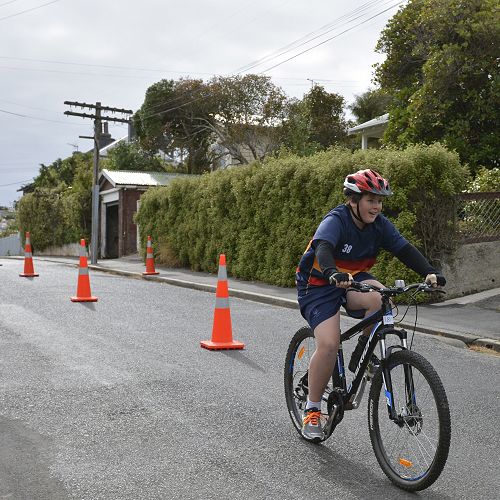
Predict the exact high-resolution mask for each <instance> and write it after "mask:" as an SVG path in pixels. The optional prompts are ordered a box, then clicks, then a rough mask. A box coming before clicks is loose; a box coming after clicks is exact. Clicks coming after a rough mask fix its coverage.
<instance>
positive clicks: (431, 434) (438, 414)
mask: <svg viewBox="0 0 500 500" xmlns="http://www.w3.org/2000/svg"><path fill="white" fill-rule="evenodd" d="M350 290H357V291H358V292H362V293H363V292H365V293H368V292H369V293H380V295H381V296H382V306H381V308H380V310H379V311H377V312H376V313H374V314H372V315H371V316H369V317H367V318H365V319H363V320H361V321H360V322H359V323H358V324H356V325H355V326H354V327H352V328H350V329H349V330H347V331H346V332H345V333H343V334H341V338H340V347H339V352H338V355H337V362H336V364H335V368H334V371H333V374H332V378H331V381H330V382H329V384H328V386H327V388H326V390H325V392H324V394H323V398H322V408H321V413H322V416H321V423H322V425H323V435H324V438H323V440H325V439H327V438H328V437H330V436H331V434H332V432H333V431H334V430H335V427H336V426H337V425H338V424H339V423H340V422H341V421H342V419H343V417H344V412H345V411H346V410H353V409H356V408H358V407H359V404H360V402H361V399H362V396H363V392H364V390H365V386H366V384H367V382H371V387H370V392H369V396H368V427H369V432H370V440H371V443H372V447H373V451H374V453H375V456H376V457H377V460H378V463H379V464H380V467H381V468H382V470H383V471H384V473H385V474H386V475H387V477H388V478H389V479H390V480H391V481H392V482H393V483H395V484H396V485H397V486H399V487H400V488H403V489H405V490H408V491H418V490H423V489H425V488H427V487H429V486H430V485H431V484H432V483H434V481H436V479H437V478H438V477H439V475H440V474H441V471H442V470H443V468H444V466H445V463H446V459H447V457H448V451H449V448H450V437H451V421H450V410H449V407H448V399H447V397H446V392H445V390H444V387H443V384H442V382H441V380H440V378H439V376H438V374H437V373H436V371H435V370H434V368H433V367H432V366H431V364H430V363H429V362H428V361H427V360H426V359H425V358H424V357H423V356H421V355H420V354H418V353H416V352H414V351H412V350H410V349H409V348H408V342H407V332H406V331H405V330H403V329H395V327H394V318H393V314H392V307H393V306H392V305H391V301H390V297H393V296H395V295H399V294H401V293H406V292H408V291H410V290H415V293H418V292H435V291H436V289H435V288H432V287H431V286H429V285H427V284H425V283H415V284H412V285H408V286H406V287H405V286H404V283H403V286H396V287H392V288H378V287H375V286H372V285H368V284H364V283H356V282H354V283H353V284H352V286H351V287H350ZM349 293H353V292H349ZM355 317H356V316H355ZM358 319H359V316H358ZM370 325H373V329H372V331H371V333H370V336H369V339H368V342H367V343H366V346H365V349H364V351H363V354H362V355H361V358H360V360H359V363H358V366H357V368H356V370H355V372H354V378H353V380H352V383H351V384H348V383H347V380H346V376H345V371H344V356H343V351H342V342H344V341H346V340H348V339H350V338H352V337H354V336H355V335H357V334H359V333H361V332H362V331H363V329H365V328H367V327H368V326H370ZM389 336H391V338H394V337H397V339H399V342H398V343H397V344H395V345H391V346H388V345H387V339H388V337H389ZM377 344H379V346H380V360H379V363H378V365H377V364H375V365H374V363H373V360H374V359H376V358H374V357H373V356H372V355H373V353H374V350H375V347H376V346H377ZM314 350H315V342H314V335H313V332H312V330H311V329H310V328H309V327H303V328H301V329H300V330H299V331H298V332H297V333H296V334H295V335H294V337H293V339H292V341H291V342H290V346H289V348H288V351H287V354H286V362H285V396H286V403H287V406H288V411H289V413H290V417H291V419H292V422H293V424H294V426H295V428H296V429H297V431H298V432H299V433H301V429H302V413H303V411H304V409H305V406H306V401H307V394H308V382H307V370H308V367H309V360H310V358H311V356H312V354H313V353H314Z"/></svg>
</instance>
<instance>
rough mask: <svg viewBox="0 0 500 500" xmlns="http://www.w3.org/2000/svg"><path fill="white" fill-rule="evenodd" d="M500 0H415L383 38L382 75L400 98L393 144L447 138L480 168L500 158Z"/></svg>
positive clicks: (390, 133)
mask: <svg viewBox="0 0 500 500" xmlns="http://www.w3.org/2000/svg"><path fill="white" fill-rule="evenodd" d="M499 46H500V10H499V9H498V0H469V1H468V2H464V1H462V0H410V2H409V3H408V4H407V5H406V6H405V7H403V8H401V9H400V10H399V11H398V13H397V14H396V15H395V16H394V17H393V18H392V19H391V20H390V21H389V23H388V25H387V27H386V28H385V30H384V31H383V32H382V35H381V38H380V40H379V41H378V44H377V47H376V48H377V50H378V51H379V52H382V53H385V54H386V55H387V58H386V60H385V61H384V62H383V63H381V64H379V65H378V66H377V67H376V71H375V81H376V82H377V83H379V84H380V87H381V89H382V90H384V91H386V92H388V93H389V94H391V95H392V96H393V97H394V101H393V104H392V105H391V108H390V120H389V125H388V128H387V131H386V134H385V140H386V141H387V142H391V143H395V144H397V145H407V144H410V143H416V142H425V143H432V142H434V141H442V142H444V143H446V144H447V145H448V147H450V148H452V149H455V150H456V151H457V152H458V153H459V155H460V157H461V159H462V161H465V162H467V163H469V164H470V165H471V166H472V169H473V170H476V169H477V168H478V166H479V165H484V166H487V167H489V168H491V167H493V166H495V165H496V164H497V162H498V159H497V158H498V150H499V141H500V139H499V137H500V135H499V133H498V132H499V130H498V126H499V125H498V124H499V123H500V115H499V113H500V111H499V110H500V107H499V101H500V87H499V84H500V76H499V73H498V47H499Z"/></svg>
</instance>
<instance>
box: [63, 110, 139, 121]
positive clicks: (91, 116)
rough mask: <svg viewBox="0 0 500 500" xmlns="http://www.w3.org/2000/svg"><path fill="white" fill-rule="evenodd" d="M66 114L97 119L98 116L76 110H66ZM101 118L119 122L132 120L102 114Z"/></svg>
mask: <svg viewBox="0 0 500 500" xmlns="http://www.w3.org/2000/svg"><path fill="white" fill-rule="evenodd" d="M64 114H65V115H67V116H80V117H82V118H91V119H92V120H95V119H96V118H97V116H96V115H90V114H88V113H75V112H74V111H65V112H64ZM99 119H100V120H103V121H109V122H119V123H129V122H130V119H128V118H115V117H113V116H101V117H100V118H99Z"/></svg>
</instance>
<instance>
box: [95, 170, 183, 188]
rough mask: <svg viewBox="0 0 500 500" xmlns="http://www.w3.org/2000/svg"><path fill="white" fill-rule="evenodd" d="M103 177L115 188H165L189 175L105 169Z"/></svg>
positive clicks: (102, 173)
mask: <svg viewBox="0 0 500 500" xmlns="http://www.w3.org/2000/svg"><path fill="white" fill-rule="evenodd" d="M101 175H103V176H104V177H106V179H108V181H109V182H111V184H113V185H114V186H115V187H116V186H117V185H120V186H165V185H166V184H168V183H169V182H170V181H172V180H173V179H177V178H179V177H187V176H188V175H187V174H170V173H166V172H132V171H129V170H107V169H103V170H102V172H101Z"/></svg>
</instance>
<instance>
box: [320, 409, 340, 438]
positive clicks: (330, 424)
mask: <svg viewBox="0 0 500 500" xmlns="http://www.w3.org/2000/svg"><path fill="white" fill-rule="evenodd" d="M339 409H340V405H333V409H332V412H331V413H330V416H329V417H328V420H327V421H326V424H325V427H324V428H323V435H324V436H325V439H326V438H327V437H329V436H330V434H331V433H332V432H333V430H334V429H335V426H336V425H337V423H338V422H335V419H336V417H337V415H338V413H339ZM334 423H335V426H334V425H333V424H334Z"/></svg>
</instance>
